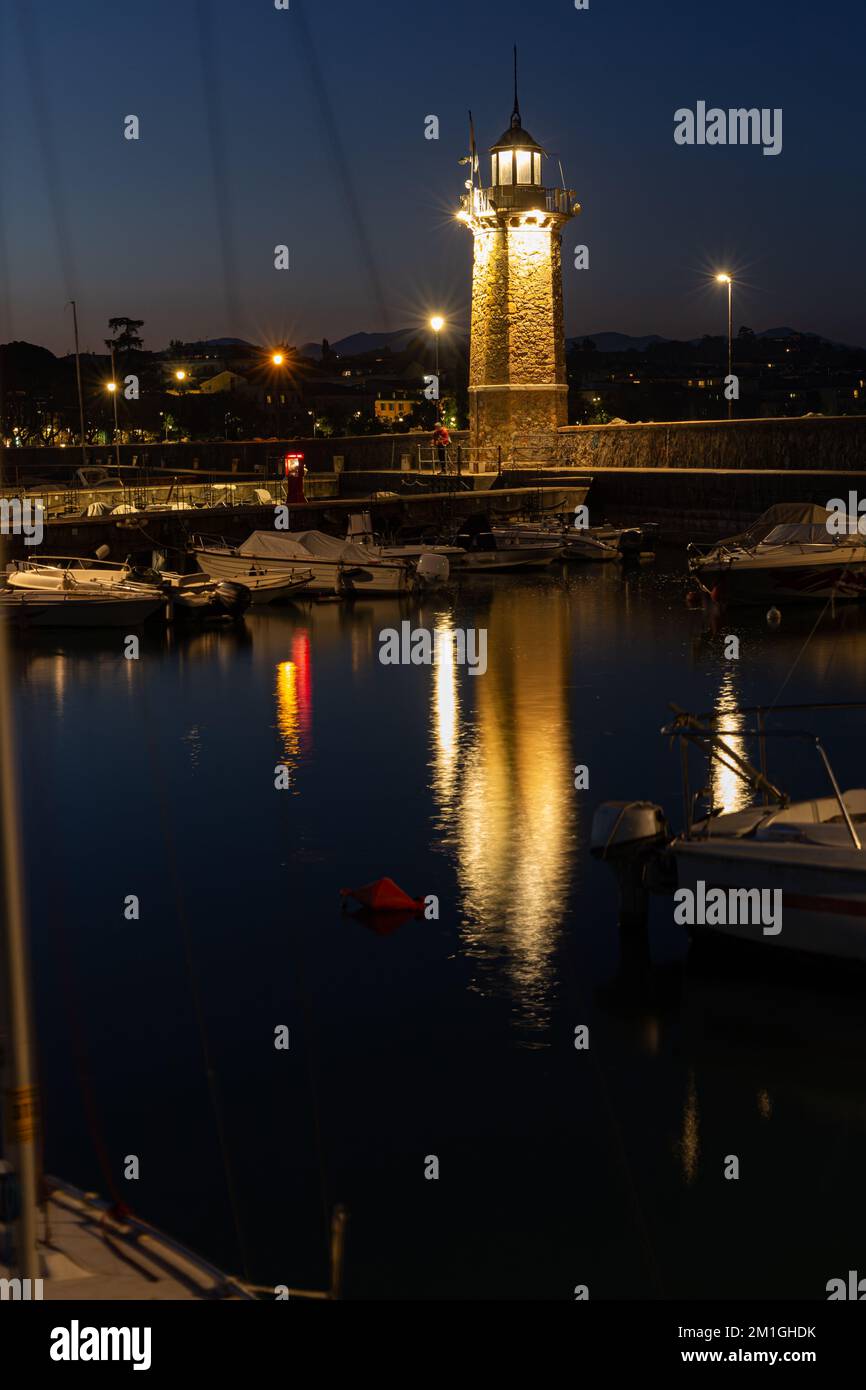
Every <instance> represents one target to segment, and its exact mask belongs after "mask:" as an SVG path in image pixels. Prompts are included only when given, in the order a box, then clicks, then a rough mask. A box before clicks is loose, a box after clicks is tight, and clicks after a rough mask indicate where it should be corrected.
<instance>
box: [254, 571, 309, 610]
mask: <svg viewBox="0 0 866 1390" xmlns="http://www.w3.org/2000/svg"><path fill="white" fill-rule="evenodd" d="M243 583H244V585H245V586H246V588H248V589H249V591H250V600H251V602H252V605H253V607H254V608H259V607H262V606H263V605H264V604H268V603H281V602H283V601H284V600H285V599H290V598H303V597H304V595H305V594H306V593H307V591H308V590H309V589H310V588H311V586H312V583H313V572H312V570H301V571H299V572H298V571H295V572H293V573H289V574H273V573H271V572H270V571H265V572H264V573H263V574H248V575H246V576H245V577H244V579H243Z"/></svg>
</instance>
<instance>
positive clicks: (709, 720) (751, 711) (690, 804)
mask: <svg viewBox="0 0 866 1390" xmlns="http://www.w3.org/2000/svg"><path fill="white" fill-rule="evenodd" d="M670 708H671V710H672V711H673V713H674V718H673V720H672V721H671V722H670V723H669V724H667V725H665V726H664V727H663V728H662V730H661V733H662V734H663V735H664V736H665V737H668V738H671V739H674V738H676V739H679V740H680V756H681V771H682V783H683V808H684V813H685V821H686V832H685V833H686V838H692V832H693V827H694V824H695V817H694V808H695V804H696V802H697V800H698V798H699V797H700V796H702V795H703V794H704V791H703V790H701V789H699V790H697V791H696V792H695V794H694V796H692V795H691V792H690V784H689V762H688V750H689V746H694V747H696V748H698V749H699V750H700V751H701V752H702V753H703V754H704V756H705V757H706V758H707V762H708V765H709V766H711V765H712V763H713V762H714V761H715V762H718V763H719V764H721V766H722V767H723V768H725V769H727V771H728V772H731V773H732V774H733V775H734V776H735V777H737V778H738V779H739V780H740V781H741V782H743V783H744V784H745V785H746V786H747V787H748V788H749V790H750V791H752V792H753V793H757V794H760V795H761V796H762V797H763V801H764V804H765V805H770V804H771V803H775V804H776V805H777V806H778V807H779V809H781V810H784V809H785V808H787V807H788V806H790V804H791V797H790V795H789V794H788V793H787V792H785V791H782V790H781V788H779V787H777V786H776V785H775V784H774V783H773V782H772V781H771V780H770V778H769V775H768V765H767V748H766V740H767V739H768V738H789V739H799V740H802V741H803V742H806V743H809V744H811V746H812V747H813V748H814V749H815V751H816V753H817V755H818V758H819V760H820V762H821V764H822V766H823V768H824V771H825V772H826V774H827V778H828V781H829V783H830V786H831V788H832V792H833V796H834V798H835V800H836V803H837V805H838V807H839V811H840V814H841V816H842V820H843V821H844V823H845V826H846V827H847V830H848V834H849V835H850V837H851V841H852V844H853V846H854V848H855V849H858V850H862V848H863V846H862V843H861V841H860V837H859V835H858V834H857V831H856V829H855V827H854V822H853V821H852V819H851V814H850V812H849V810H848V807H847V806H846V804H845V799H844V796H843V795H842V791H841V788H840V786H839V782H838V779H837V778H836V774H835V773H834V771H833V767H832V765H831V763H830V759H829V757H828V755H827V751H826V749H825V748H824V746H823V744H822V743H821V740H820V739H819V738H818V737H817V735H816V734H815V733H814V732H813V731H812V730H811V729H768V728H767V724H766V721H767V718H768V717H769V715H771V714H784V713H788V714H790V713H794V712H802V711H806V710H843V709H866V701H864V700H843V701H811V702H809V703H806V704H788V705H742V706H737V707H734V708H732V709H728V710H725V711H724V712H723V713H722V714H721V715H720V714H719V713H718V712H717V711H714V710H713V711H709V712H706V713H703V714H692V713H690V712H689V711H687V710H683V709H680V707H679V706H678V705H674V704H672V705H671V706H670ZM740 715H754V716H755V719H756V725H755V727H754V728H743V727H738V728H719V727H718V723H717V722H716V721H717V720H718V719H719V718H722V719H724V720H725V721H728V720H730V719H732V718H736V717H738V716H740ZM734 738H736V739H738V740H743V739H747V738H756V739H757V740H758V745H759V750H760V754H759V757H760V766H759V767H755V766H754V764H753V763H752V762H750V760H749V759H748V758H747V757H746V756H745V755H744V754H743V753H740V752H738V751H737V750H736V749H735V748H734V747H733V746H732V744H731V742H730V740H731V739H734ZM718 814H719V812H718V810H716V809H715V808H714V807H712V806H711V807H710V810H709V813H708V815H707V817H706V826H705V831H704V833H705V834H708V833H709V822H710V820H711V819H713V818H714V817H715V816H717V815H718Z"/></svg>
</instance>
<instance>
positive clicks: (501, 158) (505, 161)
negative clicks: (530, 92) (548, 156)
mask: <svg viewBox="0 0 866 1390" xmlns="http://www.w3.org/2000/svg"><path fill="white" fill-rule="evenodd" d="M543 154H544V150H543V149H542V148H541V146H540V145H539V144H538V142H537V141H536V140H533V138H532V136H531V135H530V134H529V132H528V131H526V130H524V129H523V126H522V125H521V123H520V111H519V110H518V108H517V106H516V105H515V107H514V113H513V115H512V117H511V125H510V126H509V128H508V130H506V131H505V134H504V135H502V136H500V138H499V139H498V140H497V142H496V144H495V145H491V147H490V157H491V178H490V182H491V184H492V185H493V187H494V188H495V189H507V188H541V186H542V184H541V156H542V155H543Z"/></svg>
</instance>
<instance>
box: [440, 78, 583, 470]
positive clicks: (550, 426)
mask: <svg viewBox="0 0 866 1390" xmlns="http://www.w3.org/2000/svg"><path fill="white" fill-rule="evenodd" d="M545 157H546V153H545V151H544V150H543V149H542V147H541V145H539V144H538V142H537V141H536V140H534V139H533V138H532V136H531V135H530V134H529V132H528V131H527V130H524V128H523V122H522V119H521V115H520V105H519V102H518V96H517V53H516V50H515V57H514V110H513V112H512V114H511V124H510V125H509V127H508V129H507V130H506V131H505V133H504V134H503V135H502V136H501V137H500V138H499V139H498V140H497V142H496V144H495V145H492V146H491V148H490V161H491V169H490V184H489V186H488V187H484V186H481V183H480V180H479V179H478V178H477V176H476V172H477V166H478V160H477V158H476V154H475V140H474V134H473V137H472V150H471V154H470V158H469V161H468V162H469V171H470V177H469V179H468V180H467V184H466V189H467V191H466V193H465V194H464V196H463V197H462V199H461V210H460V212H459V213H458V214H457V215H458V217H459V219H460V220H461V221H462V222H463V223H464V224H465V225H466V226H467V227H468V228H469V229H470V231H471V232H472V237H473V242H474V260H473V269H472V329H471V342H470V359H469V430H470V445H471V448H472V451H473V459H475V460H476V462H478V461H480V463H481V466H482V467H483V466H484V465H485V464H488V465H489V463H491V462H493V461H494V460H495V459H496V457H497V455H498V453H499V450H500V449H501V457H502V458H503V459H509V458H511V457H512V456H514V455H516V454H517V453H518V451H520V454H521V455H524V456H525V454H526V452H527V449H528V450H529V453H530V456H531V453H532V450H533V447H534V446H537V445H540V444H542V443H543V442H547V443H549V442H550V441H552V439H553V438H554V435H555V431H556V430H557V429H558V428H559V427H560V426H561V425H566V424H567V423H568V408H567V396H568V384H567V381H566V375H565V328H564V323H563V310H562V229H563V227H564V226H565V224H566V222H568V221H569V219H570V218H572V217H574V216H575V215H576V214H577V213H578V212H579V211H580V204H579V203H577V202H576V200H575V194H574V191H573V190H572V189H569V188H558V187H554V188H546V187H545V185H544V168H543V163H544V159H545Z"/></svg>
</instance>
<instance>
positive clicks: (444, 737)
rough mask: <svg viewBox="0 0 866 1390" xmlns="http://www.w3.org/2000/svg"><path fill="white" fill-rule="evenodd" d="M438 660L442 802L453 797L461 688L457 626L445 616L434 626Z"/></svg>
mask: <svg viewBox="0 0 866 1390" xmlns="http://www.w3.org/2000/svg"><path fill="white" fill-rule="evenodd" d="M434 631H435V633H436V641H437V651H438V660H437V662H436V665H435V666H434V667H433V732H434V738H433V784H434V792H435V794H436V798H437V800H438V802H439V804H440V805H443V804H447V803H449V802H450V801H451V799H452V797H453V794H454V781H455V777H456V773H457V755H458V751H459V724H460V692H459V690H458V688H457V664H456V659H455V639H454V628H453V625H452V623H451V621H450V619H447V618H442V619H441V620H440V621H439V622H438V623H437V624H436V627H435V629H434Z"/></svg>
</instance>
